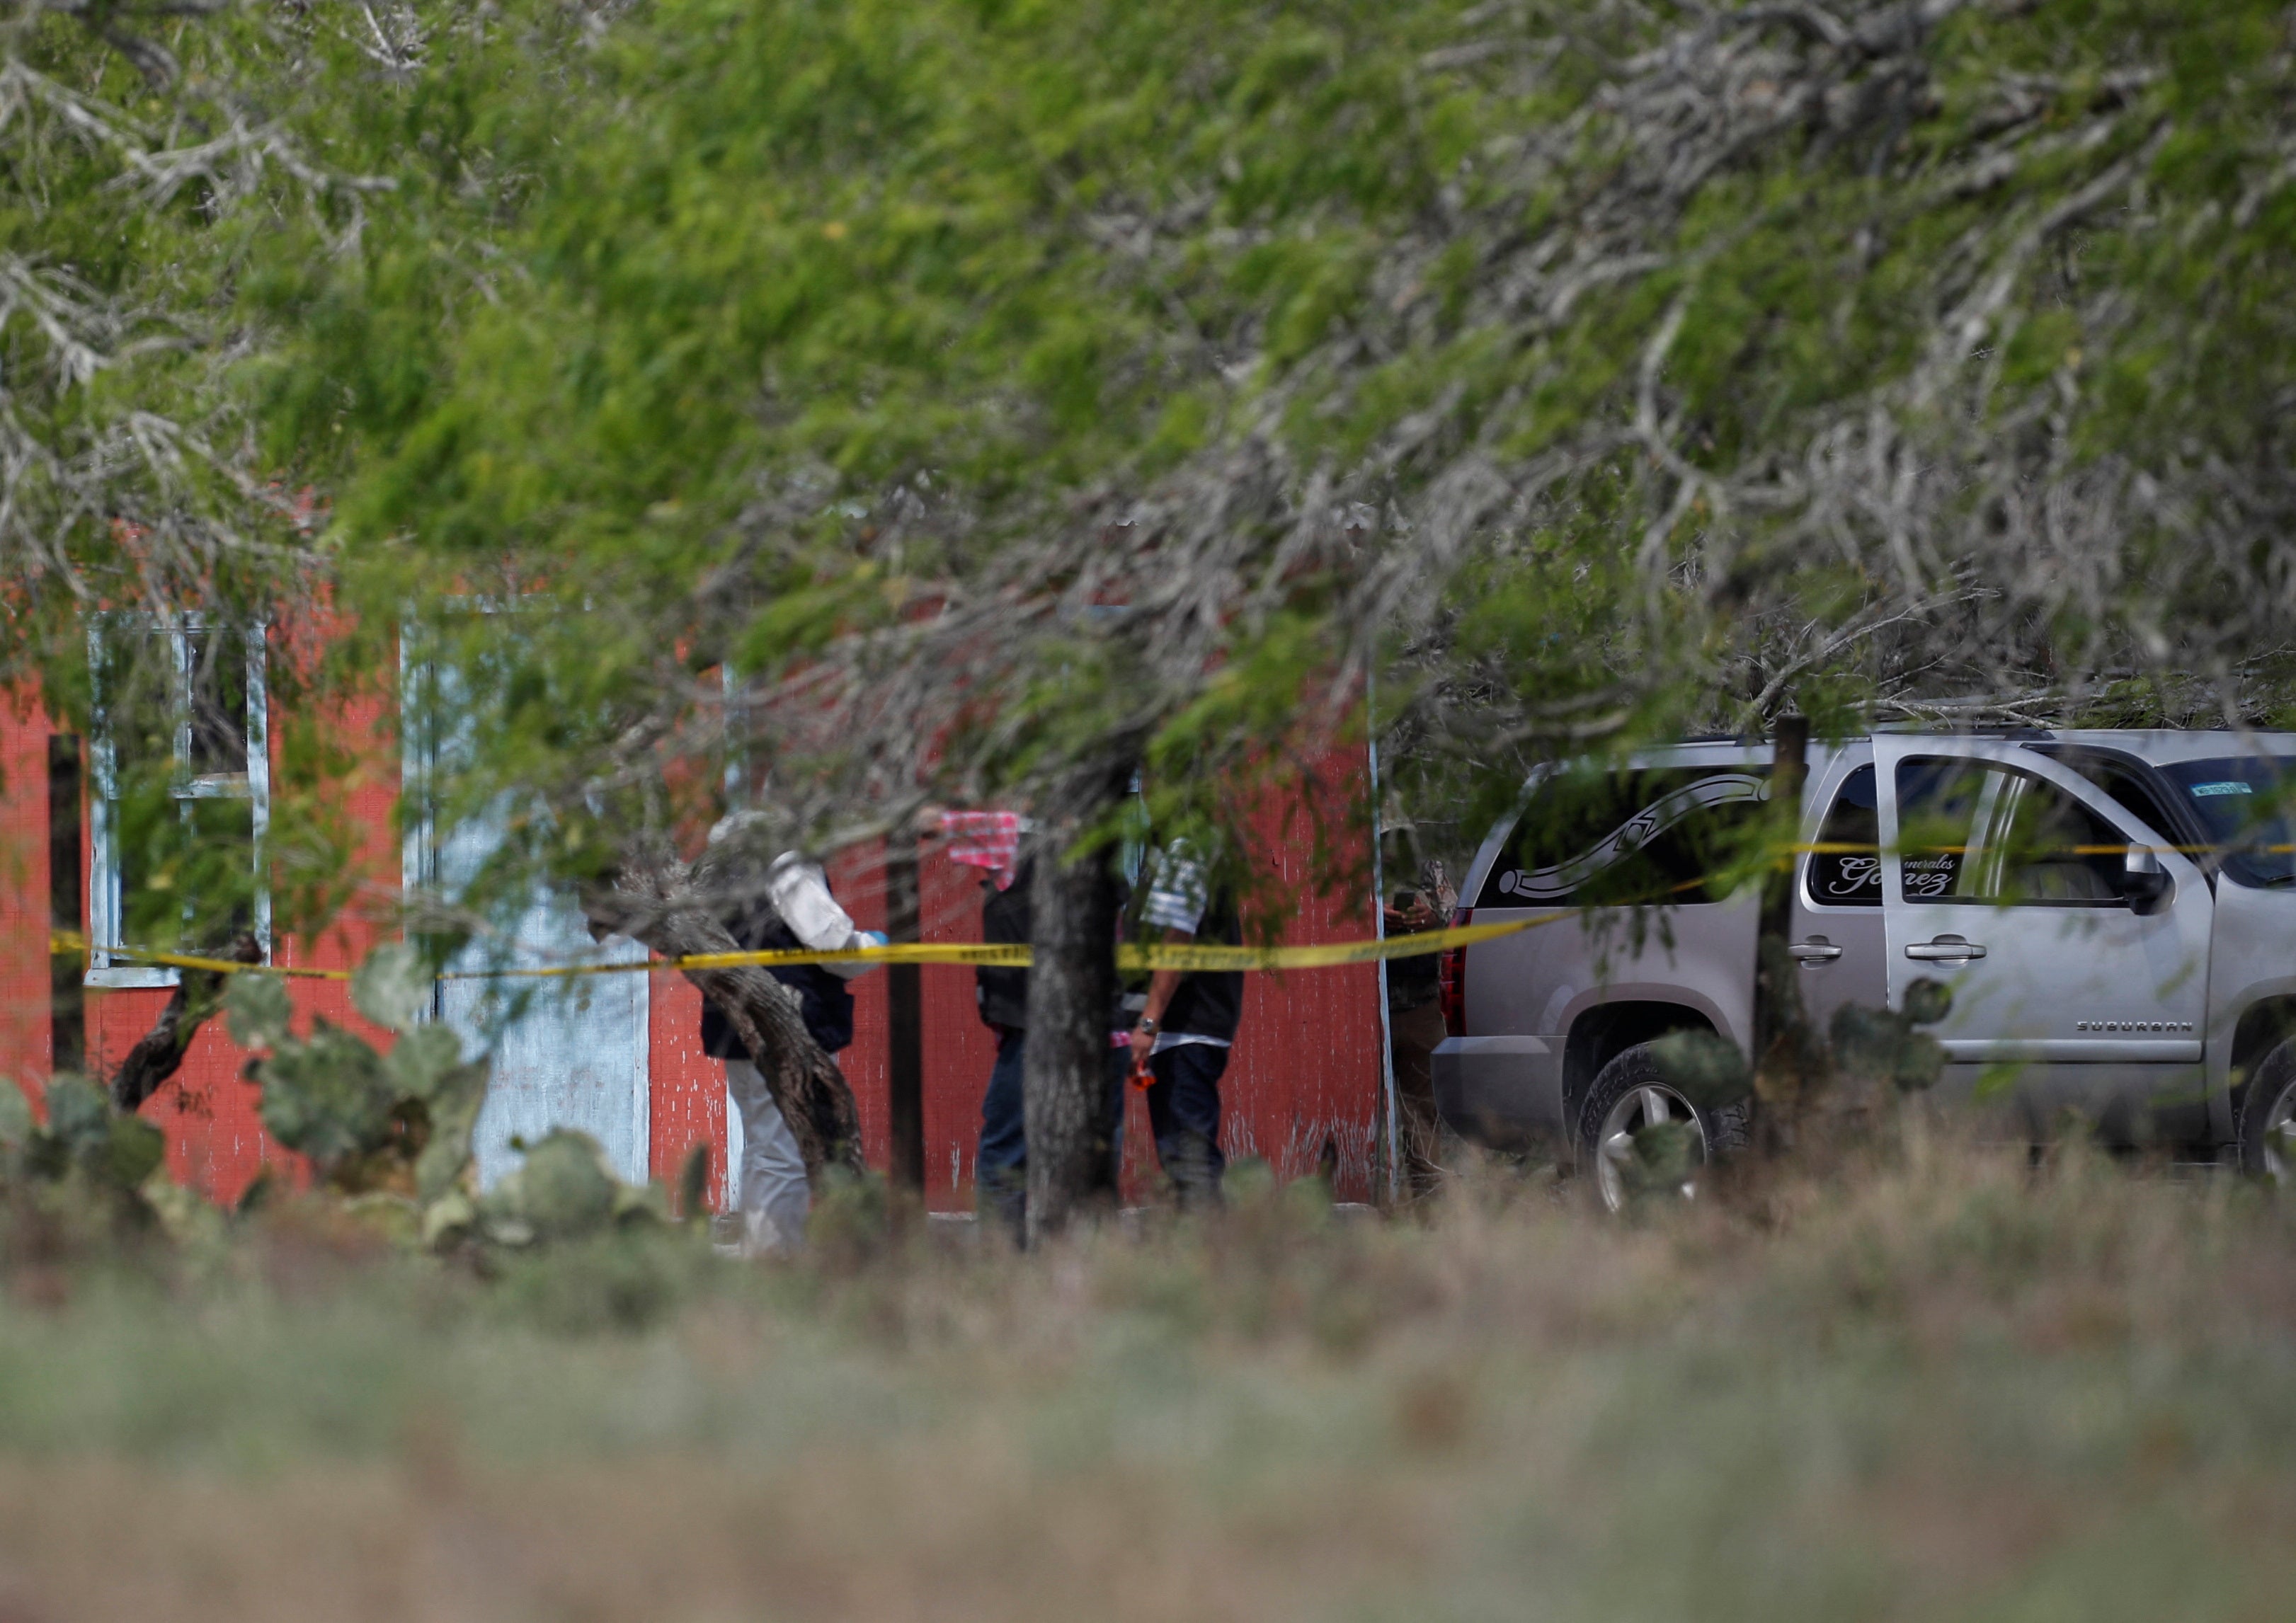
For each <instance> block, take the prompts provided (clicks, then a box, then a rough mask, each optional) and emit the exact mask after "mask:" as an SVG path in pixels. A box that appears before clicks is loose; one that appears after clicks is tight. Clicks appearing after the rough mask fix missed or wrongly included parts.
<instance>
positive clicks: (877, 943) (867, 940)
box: [861, 930, 892, 947]
mask: <svg viewBox="0 0 2296 1623" xmlns="http://www.w3.org/2000/svg"><path fill="white" fill-rule="evenodd" d="M861 942H862V945H863V946H865V947H886V946H890V945H891V942H892V938H891V937H890V936H889V935H887V934H886V933H885V932H884V931H883V930H863V931H862V932H861Z"/></svg>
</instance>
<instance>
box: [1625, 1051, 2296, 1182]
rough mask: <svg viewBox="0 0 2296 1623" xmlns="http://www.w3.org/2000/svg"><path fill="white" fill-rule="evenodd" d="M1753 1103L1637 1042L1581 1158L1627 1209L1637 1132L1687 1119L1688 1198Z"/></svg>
mask: <svg viewBox="0 0 2296 1623" xmlns="http://www.w3.org/2000/svg"><path fill="white" fill-rule="evenodd" d="M2292 1046H2296V1045H2292ZM1751 1108H1752V1107H1751V1103H1750V1102H1747V1101H1743V1100H1742V1101H1739V1102H1736V1103H1733V1104H1726V1105H1723V1106H1720V1107H1719V1108H1718V1109H1714V1110H1704V1109H1701V1108H1700V1107H1699V1105H1698V1104H1697V1103H1695V1102H1693V1100H1692V1099H1691V1098H1690V1096H1689V1095H1688V1094H1685V1093H1684V1092H1683V1091H1682V1089H1681V1088H1680V1087H1678V1086H1676V1085H1675V1084H1674V1083H1672V1082H1670V1081H1669V1080H1668V1079H1667V1077H1666V1073H1665V1071H1664V1070H1663V1069H1662V1068H1661V1066H1660V1064H1659V1062H1658V1056H1657V1054H1656V1053H1654V1052H1652V1045H1650V1044H1648V1043H1637V1044H1636V1045H1634V1046H1633V1047H1632V1048H1629V1049H1627V1050H1626V1051H1625V1052H1623V1053H1620V1054H1618V1055H1616V1056H1615V1057H1613V1058H1612V1059H1611V1062H1610V1063H1609V1064H1607V1065H1605V1066H1603V1069H1602V1070H1599V1071H1597V1072H1595V1084H1594V1086H1592V1087H1590V1088H1588V1089H1587V1102H1586V1103H1584V1104H1583V1105H1581V1106H1580V1107H1579V1166H1580V1167H1582V1168H1586V1169H1587V1171H1588V1172H1589V1173H1590V1174H1591V1175H1592V1176H1593V1178H1594V1184H1595V1195H1596V1197H1597V1198H1598V1199H1599V1200H1600V1201H1602V1203H1603V1206H1604V1207H1605V1208H1606V1209H1609V1210H1611V1211H1620V1210H1623V1209H1625V1207H1626V1204H1627V1198H1628V1180H1627V1167H1628V1161H1629V1160H1630V1159H1631V1157H1632V1156H1633V1154H1634V1142H1633V1141H1634V1135H1635V1134H1636V1132H1638V1131H1640V1130H1641V1129H1642V1128H1643V1127H1648V1126H1652V1125H1654V1124H1655V1123H1657V1122H1659V1121H1661V1120H1667V1121H1685V1120H1686V1121H1688V1122H1689V1123H1690V1124H1691V1125H1692V1126H1693V1127H1694V1128H1696V1130H1697V1134H1698V1142H1697V1143H1696V1144H1695V1145H1694V1146H1693V1149H1692V1152H1691V1160H1692V1162H1693V1172H1692V1176H1691V1177H1690V1178H1689V1179H1688V1180H1686V1181H1685V1183H1684V1184H1683V1185H1682V1193H1683V1198H1684V1199H1685V1200H1687V1199H1689V1198H1690V1197H1691V1196H1692V1195H1693V1194H1694V1193H1696V1192H1697V1187H1698V1184H1697V1175H1696V1171H1695V1168H1697V1167H1698V1166H1702V1165H1703V1164H1705V1163H1706V1162H1707V1161H1710V1160H1714V1159H1716V1158H1717V1157H1718V1156H1723V1155H1727V1154H1729V1153H1731V1152H1733V1151H1736V1150H1743V1149H1744V1148H1745V1147H1746V1127H1747V1120H1748V1117H1749V1114H1750V1112H1751ZM1661 1111H1662V1112H1663V1114H1662V1115H1661V1113H1660V1112H1661ZM2292 1148H2296V1145H2292Z"/></svg>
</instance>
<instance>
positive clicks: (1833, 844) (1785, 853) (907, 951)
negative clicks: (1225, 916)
mask: <svg viewBox="0 0 2296 1623" xmlns="http://www.w3.org/2000/svg"><path fill="white" fill-rule="evenodd" d="M1881 849H1882V848H1881V847H1879V846H1878V845H1861V844H1845V843H1842V842H1841V841H1835V840H1819V841H1815V842H1810V843H1803V844H1795V845H1791V846H1781V847H1779V848H1777V849H1776V850H1775V852H1774V853H1773V854H1772V855H1771V857H1770V858H1769V860H1770V861H1772V862H1777V861H1779V859H1781V858H1784V857H1796V856H1804V855H1809V856H1861V857H1871V856H1878V855H1880V854H1881ZM1919 849H1920V850H1922V851H1923V852H1924V853H1932V854H1937V853H1945V854H1949V853H1965V852H1966V849H1967V848H1966V847H1962V846H1923V847H1920V848H1919ZM2059 849H2063V848H2062V847H2060V848H2059ZM2127 849H2128V847H2126V846H2117V845H2116V846H2076V847H2073V848H2072V853H2073V854H2074V855H2076V856H2081V857H2094V856H2112V855H2117V854H2119V853H2120V852H2122V851H2124V850H2127ZM2148 849H2153V850H2173V851H2177V852H2179V853H2180V854H2182V855H2185V856H2188V857H2197V856H2209V855H2214V854H2217V853H2218V852H2220V851H2221V850H2222V849H2223V848H2222V847H2218V846H2155V847H2148ZM2251 849H2252V850H2254V851H2256V852H2258V853H2259V854H2265V853H2269V854H2272V855H2278V856H2284V855H2288V854H2290V853H2291V852H2296V846H2289V845H2275V846H2263V847H2253V848H2251ZM1705 882H1706V881H1704V880H1703V879H1693V880H1685V881H1683V882H1682V883H1681V884H1678V885H1674V886H1670V887H1669V889H1668V891H1667V892H1666V893H1665V894H1666V895H1669V896H1670V895H1672V894H1674V893H1675V892H1677V891H1682V890H1686V889H1696V888H1697V887H1698V886H1700V885H1702V884H1704V883H1705ZM1664 899H1665V898H1664V897H1663V896H1660V897H1653V898H1650V902H1651V903H1656V902H1661V901H1663V900H1664ZM1607 905H1608V906H1633V905H1635V904H1632V903H1624V902H1614V903H1610V904H1607ZM1644 905H1649V904H1648V903H1646V904H1644ZM1582 911H1583V909H1580V908H1576V907H1564V908H1558V909H1556V910H1555V911H1554V912H1551V913H1543V914H1533V915H1532V916H1531V917H1529V918H1524V919H1508V920H1505V921H1504V922H1497V923H1490V924H1457V925H1453V926H1451V927H1449V928H1447V929H1444V930H1423V931H1421V932H1419V933H1417V934H1415V935H1406V936H1388V937H1385V938H1384V939H1374V940H1366V941H1324V942H1318V943H1316V944H1315V945H1314V946H1309V947H1226V946H1202V945H1192V946H1185V947H1183V946H1177V945H1172V944H1169V943H1155V944H1152V945H1149V946H1144V947H1143V946H1136V945H1132V944H1129V943H1127V944H1124V945H1120V946H1119V947H1117V949H1116V965H1117V967H1118V968H1119V969H1120V970H1132V971H1137V970H1185V971H1237V970H1317V969H1335V968H1338V967H1340V966H1341V965H1344V964H1349V963H1379V962H1381V961H1382V960H1383V959H1393V958H1417V957H1423V956H1424V955H1427V954H1430V953H1441V952H1449V951H1452V950H1454V949H1455V948H1457V947H1472V946H1474V945H1475V944H1476V943H1477V942H1479V941H1495V940H1497V939H1499V938H1501V937H1503V936H1512V935H1519V934H1521V932H1522V931H1524V930H1537V929H1538V928H1539V927H1540V926H1542V925H1546V924H1553V923H1557V922H1560V921H1562V920H1563V919H1570V918H1576V917H1578V916H1579V914H1580V913H1581V912H1582ZM48 950H49V952H50V954H51V955H59V956H61V955H67V954H75V953H77V954H80V955H86V952H87V950H88V942H87V938H86V937H85V936H83V935H80V934H78V932H76V931H71V930H56V931H53V932H52V933H51V934H50V936H49V938H48ZM105 950H106V951H107V952H109V953H110V954H111V956H113V957H115V958H125V959H128V960H130V961H131V962H133V963H151V964H158V965H161V966H163V967H166V968H169V969H186V970H206V971H210V972H212V973H215V974H218V975H281V976H286V977H289V978H291V979H295V980H349V979H350V978H351V973H352V971H349V970H322V969H303V968H296V967H290V966H287V965H283V964H271V963H240V962H239V961H238V960H236V959H233V958H211V957H203V956H201V955H199V954H196V953H168V952H158V951H152V950H147V949H145V948H142V947H109V948H106V949H105ZM807 963H952V964H964V965H971V966H972V967H974V968H993V969H1022V970H1024V969H1027V968H1028V967H1029V963H1030V958H1029V947H1028V945H1027V944H1026V943H1025V942H1013V943H1001V942H989V941H899V942H890V943H888V944H887V945H885V946H882V947H848V948H842V949H840V950H837V951H832V952H816V951H813V950H811V949H806V948H799V949H793V950H790V951H776V952H731V953H690V954H688V955H685V956H684V957H682V958H647V959H642V960H639V961H637V962H635V963H568V964H557V965H552V966H548V967H545V968H541V969H505V970H449V971H446V972H445V973H443V974H441V975H440V976H439V979H440V980H560V979H564V978H567V977H571V976H578V975H628V974H652V973H654V972H656V971H668V970H725V969H742V968H750V967H755V968H758V969H773V968H777V967H778V968H788V967H794V966H796V965H799V964H807Z"/></svg>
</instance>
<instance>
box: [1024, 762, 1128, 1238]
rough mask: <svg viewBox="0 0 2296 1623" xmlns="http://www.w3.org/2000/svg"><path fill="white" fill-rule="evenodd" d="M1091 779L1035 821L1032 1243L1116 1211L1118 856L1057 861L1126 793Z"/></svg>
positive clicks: (1027, 1113) (1029, 1091)
mask: <svg viewBox="0 0 2296 1623" xmlns="http://www.w3.org/2000/svg"><path fill="white" fill-rule="evenodd" d="M1125 776H1126V775H1123V774H1118V775H1114V777H1113V779H1112V782H1111V780H1108V779H1105V778H1103V777H1101V776H1099V775H1095V778H1094V779H1092V780H1090V781H1087V782H1086V783H1083V784H1081V785H1080V786H1079V788H1080V792H1078V793H1076V794H1073V795H1071V796H1070V797H1067V799H1069V802H1070V804H1069V805H1068V807H1065V808H1064V809H1063V810H1061V811H1055V812H1054V813H1052V814H1051V815H1049V816H1046V818H1045V819H1044V820H1043V821H1042V823H1040V824H1039V826H1038V829H1037V834H1036V835H1035V838H1036V839H1037V840H1039V841H1040V842H1041V843H1040V845H1039V847H1038V849H1037V864H1036V873H1037V877H1036V888H1035V890H1034V892H1033V894H1032V895H1031V896H1030V898H1029V951H1030V954H1031V960H1030V966H1029V1045H1028V1048H1027V1049H1026V1051H1025V1053H1026V1058H1025V1061H1024V1064H1023V1070H1022V1072H1021V1094H1022V1101H1023V1103H1022V1110H1023V1115H1024V1119H1025V1124H1026V1130H1027V1133H1028V1142H1029V1242H1030V1243H1031V1244H1033V1243H1035V1242H1037V1240H1039V1239H1041V1238H1043V1237H1044V1236H1046V1235H1047V1234H1058V1233H1059V1232H1060V1231H1061V1230H1062V1229H1063V1228H1065V1227H1066V1226H1067V1225H1068V1224H1069V1223H1070V1220H1071V1219H1072V1218H1073V1217H1075V1216H1076V1215H1077V1214H1078V1212H1079V1211H1080V1210H1089V1209H1095V1208H1097V1209H1103V1210H1112V1209H1114V1207H1115V1204H1116V1157H1115V1154H1114V1148H1115V1143H1116V1133H1117V1128H1118V1127H1119V1125H1120V1119H1119V1117H1118V1115H1117V1113H1116V1111H1114V1110H1111V1105H1110V1099H1109V1093H1110V1089H1109V1086H1108V1070H1109V1065H1110V1056H1109V1029H1110V1021H1111V1018H1112V1016H1113V1012H1114V1010H1115V1007H1116V1000H1117V994H1118V984H1117V978H1116V932H1117V927H1118V922H1119V921H1118V909H1119V893H1118V889H1117V879H1116V871H1115V865H1114V861H1113V857H1114V853H1113V852H1111V851H1110V850H1109V849H1108V848H1106V847H1104V846H1103V847H1100V848H1095V849H1094V850H1092V851H1090V852H1089V853H1088V854H1087V855H1085V856H1083V857H1078V858H1077V859H1075V860H1073V861H1066V862H1064V861H1063V860H1062V858H1063V857H1068V856H1069V854H1070V852H1069V848H1070V846H1072V845H1073V844H1074V843H1075V842H1076V840H1077V838H1078V835H1079V834H1080V833H1081V832H1083V831H1084V830H1085V829H1086V828H1087V827H1088V826H1090V824H1092V823H1093V822H1094V821H1095V819H1096V818H1097V817H1098V816H1100V814H1102V813H1103V812H1104V811H1105V810H1106V809H1107V807H1109V806H1110V805H1111V804H1112V803H1113V801H1114V799H1115V797H1116V795H1118V794H1120V793H1121V792H1122V791H1123V787H1124V783H1125ZM1119 1106H1120V1101H1119Z"/></svg>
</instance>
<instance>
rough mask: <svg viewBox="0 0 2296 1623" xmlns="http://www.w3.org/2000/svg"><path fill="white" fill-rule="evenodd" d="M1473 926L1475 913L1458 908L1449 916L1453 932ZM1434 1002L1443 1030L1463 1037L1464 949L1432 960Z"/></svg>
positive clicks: (1465, 990) (1465, 1032)
mask: <svg viewBox="0 0 2296 1623" xmlns="http://www.w3.org/2000/svg"><path fill="white" fill-rule="evenodd" d="M1473 922H1475V910H1474V909H1473V908H1472V907H1461V908H1459V909H1457V910H1456V912H1454V913H1453V914H1451V923H1452V926H1453V927H1454V928H1456V927H1457V926H1459V925H1461V924H1472V923H1473ZM1435 1002H1436V1004H1437V1006H1438V1007H1439V1008H1440V1009H1441V1010H1442V1011H1443V1029H1445V1030H1446V1031H1447V1032H1449V1033H1450V1034H1451V1035H1452V1036H1453V1037H1464V1036H1466V1035H1467V949H1466V948H1465V947H1453V948H1451V950H1450V951H1448V952H1447V953H1441V954H1439V955H1437V956H1436V959H1435Z"/></svg>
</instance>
